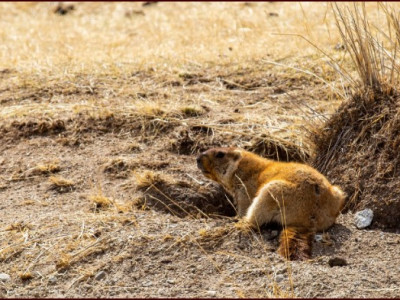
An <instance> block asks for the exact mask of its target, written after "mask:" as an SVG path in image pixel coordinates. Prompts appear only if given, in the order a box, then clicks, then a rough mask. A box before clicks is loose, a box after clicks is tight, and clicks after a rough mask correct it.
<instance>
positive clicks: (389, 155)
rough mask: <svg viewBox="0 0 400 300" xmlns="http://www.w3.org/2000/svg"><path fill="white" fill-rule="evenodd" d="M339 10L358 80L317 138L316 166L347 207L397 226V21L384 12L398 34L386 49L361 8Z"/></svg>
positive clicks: (399, 134)
mask: <svg viewBox="0 0 400 300" xmlns="http://www.w3.org/2000/svg"><path fill="white" fill-rule="evenodd" d="M362 8H363V7H362ZM383 8H384V9H386V8H385V7H383ZM337 9H338V11H337V13H336V16H337V22H338V26H339V29H341V33H342V37H343V39H344V42H345V45H346V49H349V53H350V55H351V57H352V59H353V61H354V65H355V67H356V70H357V71H358V74H359V79H358V81H357V80H354V79H351V80H352V82H353V83H357V82H358V84H355V85H353V91H352V92H353V94H352V95H351V97H350V99H349V100H348V101H347V102H345V103H343V104H342V106H341V107H340V108H339V110H338V111H337V113H336V114H335V115H333V117H332V118H331V119H330V120H328V121H327V122H326V124H325V125H324V127H323V128H322V130H321V131H320V132H318V134H316V135H315V138H314V140H315V144H316V157H315V159H314V164H315V166H316V167H317V168H318V169H319V170H320V171H322V172H323V173H325V174H327V175H328V177H329V178H331V179H332V180H333V182H334V183H336V184H339V185H341V186H342V187H343V188H344V190H345V192H346V193H347V194H348V196H349V198H348V202H347V204H346V208H347V209H352V210H358V209H362V208H366V207H368V208H371V209H373V211H374V222H373V225H372V226H375V227H382V228H387V229H394V228H400V223H399V220H400V200H399V199H400V179H399V176H398V172H399V170H400V152H399V151H398V148H399V146H400V95H399V93H398V92H397V91H396V89H397V86H398V82H397V79H398V75H399V69H398V64H397V60H396V59H395V58H396V55H397V49H399V45H400V44H399V41H398V40H397V38H398V37H399V34H400V30H398V29H400V22H399V19H398V17H395V16H396V15H394V14H391V13H390V11H389V10H387V9H386V10H385V12H386V13H387V14H388V19H389V20H390V22H389V24H392V26H393V27H394V28H395V30H397V31H396V37H393V39H390V40H391V42H392V43H394V44H395V45H394V47H393V48H392V50H390V49H389V50H388V49H385V48H383V45H382V44H381V43H379V42H378V40H379V39H378V38H377V37H376V36H375V35H373V34H372V32H373V30H372V29H371V28H370V26H369V22H368V19H367V16H366V13H365V11H364V10H360V8H359V7H358V6H355V8H354V11H355V12H353V13H352V12H350V11H347V12H346V13H345V12H344V11H343V10H341V9H339V8H337ZM382 30H383V29H382ZM392 30H393V28H392ZM389 31H390V30H389ZM387 36H389V35H387ZM388 70H389V71H390V72H389V73H387V72H388ZM342 73H343V74H344V73H345V71H342ZM396 78H397V79H396Z"/></svg>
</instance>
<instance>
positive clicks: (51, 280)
mask: <svg viewBox="0 0 400 300" xmlns="http://www.w3.org/2000/svg"><path fill="white" fill-rule="evenodd" d="M56 282H57V277H56V276H51V277H50V278H49V283H50V284H55V283H56Z"/></svg>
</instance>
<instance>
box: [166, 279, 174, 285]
mask: <svg viewBox="0 0 400 300" xmlns="http://www.w3.org/2000/svg"><path fill="white" fill-rule="evenodd" d="M167 283H169V284H175V280H173V279H168V280H167Z"/></svg>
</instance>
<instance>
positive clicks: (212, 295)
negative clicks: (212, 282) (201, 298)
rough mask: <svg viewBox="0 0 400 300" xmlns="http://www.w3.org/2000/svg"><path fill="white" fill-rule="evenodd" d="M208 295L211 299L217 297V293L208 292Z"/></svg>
mask: <svg viewBox="0 0 400 300" xmlns="http://www.w3.org/2000/svg"><path fill="white" fill-rule="evenodd" d="M207 295H208V296H210V297H215V296H216V295H217V292H216V291H207Z"/></svg>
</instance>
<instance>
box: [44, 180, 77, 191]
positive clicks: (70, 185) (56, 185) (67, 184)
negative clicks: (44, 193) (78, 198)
mask: <svg viewBox="0 0 400 300" xmlns="http://www.w3.org/2000/svg"><path fill="white" fill-rule="evenodd" d="M49 182H50V186H49V189H51V190H55V191H57V192H59V193H65V192H70V191H72V190H73V189H74V188H75V183H74V182H73V181H72V180H68V179H65V178H63V177H60V176H51V177H50V178H49Z"/></svg>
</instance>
